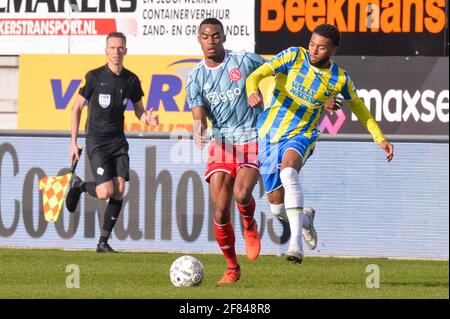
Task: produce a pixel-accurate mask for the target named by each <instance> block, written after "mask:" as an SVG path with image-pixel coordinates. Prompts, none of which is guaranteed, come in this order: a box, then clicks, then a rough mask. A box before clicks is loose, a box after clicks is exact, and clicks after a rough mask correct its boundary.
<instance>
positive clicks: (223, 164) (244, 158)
mask: <svg viewBox="0 0 450 319" xmlns="http://www.w3.org/2000/svg"><path fill="white" fill-rule="evenodd" d="M208 154H209V156H208V163H207V164H206V171H205V180H206V182H208V183H209V179H210V178H211V176H212V174H214V173H215V172H224V173H227V174H230V175H231V176H232V177H233V178H234V177H236V175H237V172H238V171H239V169H240V168H241V167H242V166H247V167H253V168H255V169H257V170H258V171H259V161H258V142H253V143H248V144H242V145H233V144H219V143H217V142H216V141H215V140H212V141H211V144H210V145H209V149H208Z"/></svg>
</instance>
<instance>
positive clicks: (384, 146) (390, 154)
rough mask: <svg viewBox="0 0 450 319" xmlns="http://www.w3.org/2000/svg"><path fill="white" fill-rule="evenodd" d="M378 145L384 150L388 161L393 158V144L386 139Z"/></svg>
mask: <svg viewBox="0 0 450 319" xmlns="http://www.w3.org/2000/svg"><path fill="white" fill-rule="evenodd" d="M378 145H379V146H380V147H381V148H382V149H384V151H385V152H386V154H387V155H386V159H387V161H388V163H389V162H390V161H392V159H393V158H394V145H392V144H391V143H389V141H387V140H384V141H381V142H380V143H379V144H378Z"/></svg>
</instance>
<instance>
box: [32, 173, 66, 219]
mask: <svg viewBox="0 0 450 319" xmlns="http://www.w3.org/2000/svg"><path fill="white" fill-rule="evenodd" d="M71 180H72V173H68V174H65V175H63V176H47V177H44V178H41V179H40V180H39V189H40V190H42V196H43V204H44V216H45V220H46V221H48V222H53V223H54V222H56V221H57V220H58V217H59V213H60V212H61V208H62V205H63V203H64V195H65V194H66V192H67V188H68V187H69V183H70V181H71Z"/></svg>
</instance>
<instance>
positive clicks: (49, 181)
mask: <svg viewBox="0 0 450 319" xmlns="http://www.w3.org/2000/svg"><path fill="white" fill-rule="evenodd" d="M82 151H83V149H82V148H80V149H79V156H81V153H82ZM77 164H78V160H77V159H75V160H74V161H73V163H72V167H71V168H70V170H69V172H68V173H67V174H64V175H61V176H46V177H44V178H41V179H40V180H39V182H38V187H39V190H42V197H43V198H42V199H43V201H42V202H43V205H44V217H45V220H46V221H48V222H52V223H54V222H56V221H57V220H58V217H59V213H60V212H61V208H62V205H63V203H64V199H65V196H66V194H67V188H68V187H69V185H70V182H71V181H72V176H73V174H74V172H75V169H76V168H77Z"/></svg>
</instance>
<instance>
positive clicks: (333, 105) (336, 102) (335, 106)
mask: <svg viewBox="0 0 450 319" xmlns="http://www.w3.org/2000/svg"><path fill="white" fill-rule="evenodd" d="M343 106H344V101H343V100H342V99H341V98H339V97H333V98H331V99H329V100H328V101H327V102H326V103H325V109H326V110H327V112H328V114H330V115H333V114H334V112H335V111H338V110H340V109H341V108H342V107H343Z"/></svg>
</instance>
